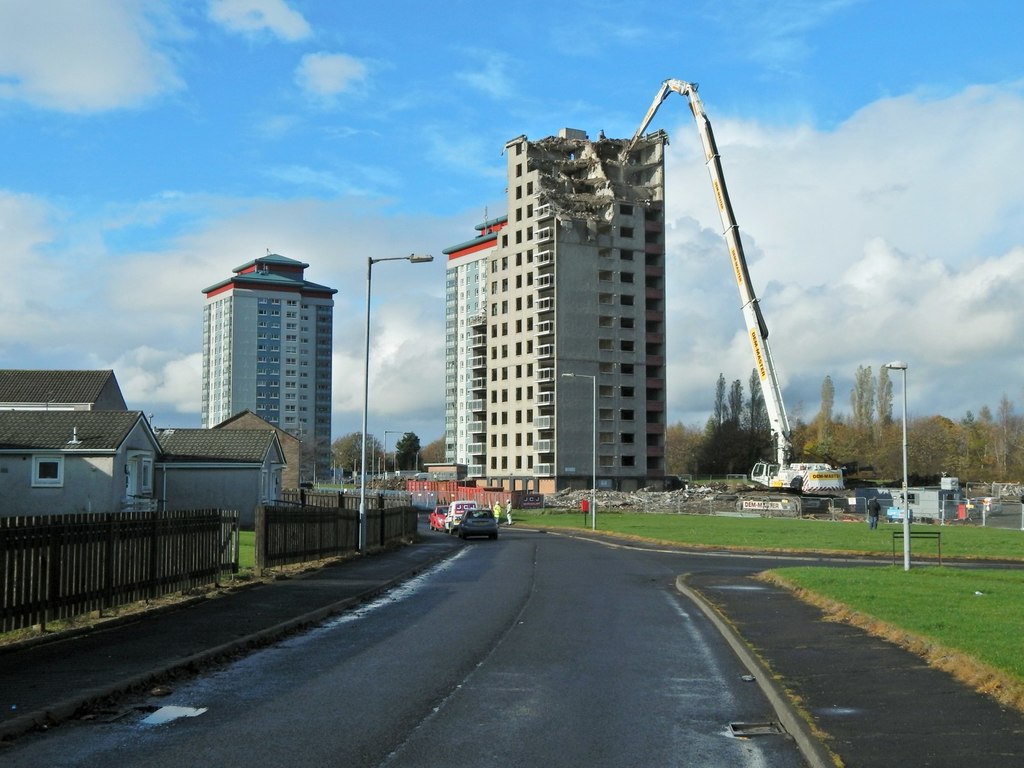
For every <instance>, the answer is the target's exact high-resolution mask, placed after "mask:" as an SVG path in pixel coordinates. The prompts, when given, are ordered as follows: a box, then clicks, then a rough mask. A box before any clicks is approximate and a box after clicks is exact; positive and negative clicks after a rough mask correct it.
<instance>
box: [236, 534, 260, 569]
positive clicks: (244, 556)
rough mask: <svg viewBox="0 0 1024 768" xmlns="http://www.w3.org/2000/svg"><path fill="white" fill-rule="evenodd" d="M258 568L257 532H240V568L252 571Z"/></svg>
mask: <svg viewBox="0 0 1024 768" xmlns="http://www.w3.org/2000/svg"><path fill="white" fill-rule="evenodd" d="M255 567H256V532H255V531H239V532H238V568H239V570H240V571H243V572H244V571H251V570H252V569H253V568H255Z"/></svg>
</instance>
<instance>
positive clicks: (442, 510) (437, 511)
mask: <svg viewBox="0 0 1024 768" xmlns="http://www.w3.org/2000/svg"><path fill="white" fill-rule="evenodd" d="M447 516H448V505H447V504H440V505H438V506H436V507H434V511H433V512H431V513H430V530H432V531H444V530H447V529H446V528H445V525H444V519H445V518H446V517H447Z"/></svg>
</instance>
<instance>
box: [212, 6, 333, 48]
mask: <svg viewBox="0 0 1024 768" xmlns="http://www.w3.org/2000/svg"><path fill="white" fill-rule="evenodd" d="M209 14H210V18H211V19H212V20H213V21H214V22H216V23H218V24H221V25H222V26H224V28H226V29H228V30H230V31H232V32H241V33H243V34H246V35H257V34H261V33H263V32H269V33H270V34H272V35H274V36H275V37H278V38H280V39H281V40H285V41H287V42H296V41H298V40H305V39H306V38H308V37H309V36H310V35H311V34H312V33H313V30H312V29H311V28H310V26H309V23H308V22H307V21H306V19H305V18H304V17H303V16H302V14H301V13H299V12H298V11H295V10H293V9H292V8H290V7H289V6H288V4H287V3H286V2H284V0H210V5H209Z"/></svg>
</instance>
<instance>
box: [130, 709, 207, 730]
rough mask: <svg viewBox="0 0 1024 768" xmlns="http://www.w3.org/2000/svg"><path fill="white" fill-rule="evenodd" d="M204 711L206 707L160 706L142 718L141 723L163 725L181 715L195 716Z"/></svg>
mask: <svg viewBox="0 0 1024 768" xmlns="http://www.w3.org/2000/svg"><path fill="white" fill-rule="evenodd" d="M205 711H206V707H199V708H196V707H173V706H168V707H160V709H158V710H157V711H156V712H154V713H153V714H151V715H150V716H149V717H146V718H144V719H143V720H142V724H143V725H163V724H164V723H169V722H171V721H172V720H178V719H180V718H182V717H197V716H198V715H201V714H203V712H205Z"/></svg>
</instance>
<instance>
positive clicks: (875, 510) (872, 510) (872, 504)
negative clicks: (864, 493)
mask: <svg viewBox="0 0 1024 768" xmlns="http://www.w3.org/2000/svg"><path fill="white" fill-rule="evenodd" d="M881 511H882V505H881V504H879V503H878V498H877V497H874V498H872V499H871V501H869V502H868V528H870V529H871V530H875V528H877V527H878V515H879V513H881Z"/></svg>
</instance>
